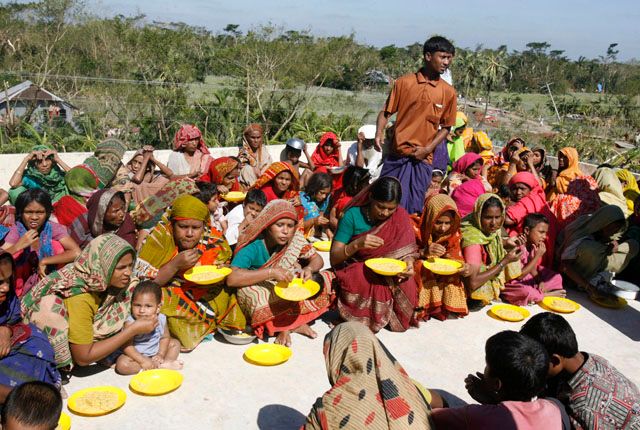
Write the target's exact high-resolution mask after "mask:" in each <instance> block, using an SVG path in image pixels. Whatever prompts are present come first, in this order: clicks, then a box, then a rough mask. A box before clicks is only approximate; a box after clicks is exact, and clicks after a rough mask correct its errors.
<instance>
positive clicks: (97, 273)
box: [22, 233, 137, 368]
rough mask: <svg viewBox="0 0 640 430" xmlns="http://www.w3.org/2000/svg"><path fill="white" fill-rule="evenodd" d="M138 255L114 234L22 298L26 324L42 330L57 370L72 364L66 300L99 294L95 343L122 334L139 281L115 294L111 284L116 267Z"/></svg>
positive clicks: (92, 244)
mask: <svg viewBox="0 0 640 430" xmlns="http://www.w3.org/2000/svg"><path fill="white" fill-rule="evenodd" d="M126 254H132V255H134V256H135V251H134V249H133V248H132V247H131V245H129V244H128V243H127V242H126V241H125V240H124V239H122V238H120V237H118V236H116V235H115V234H113V233H107V234H103V235H102V236H99V237H97V238H95V239H93V240H92V241H91V242H90V243H89V245H88V246H87V247H86V248H85V249H84V250H83V251H82V253H81V254H80V255H79V256H78V258H76V260H75V261H74V262H73V263H69V264H67V265H66V266H64V267H63V268H62V269H60V270H58V271H56V272H53V273H51V274H50V275H48V276H47V277H46V278H44V279H42V280H41V281H40V282H39V283H38V284H37V285H36V286H35V287H33V289H31V291H29V292H28V293H27V294H26V295H25V296H24V297H23V298H22V314H23V315H24V319H25V321H26V322H30V323H33V324H35V325H36V326H38V327H39V328H40V329H42V331H43V332H45V333H46V334H47V336H48V337H49V342H50V343H51V346H53V350H54V351H55V361H56V363H57V364H58V367H59V368H60V367H66V366H69V365H71V364H72V358H71V351H70V348H69V340H68V336H69V323H68V318H69V317H68V314H67V308H66V306H65V302H64V299H67V298H70V297H73V296H77V295H79V294H84V293H97V294H100V296H101V298H102V302H101V303H100V305H99V307H98V311H97V312H96V314H95V315H94V316H93V339H94V341H100V340H103V339H106V338H109V337H111V336H113V335H115V334H117V333H119V332H120V330H122V327H123V326H124V322H125V320H126V319H127V317H128V316H129V313H130V310H131V293H132V292H133V289H134V287H135V286H136V284H137V280H136V279H132V282H131V283H130V285H129V286H128V287H127V288H123V289H121V290H119V291H117V292H115V294H113V293H112V292H111V291H110V290H109V284H110V282H111V277H112V275H113V271H114V270H115V268H116V265H117V264H118V262H119V261H120V259H121V258H122V257H123V256H124V255H126Z"/></svg>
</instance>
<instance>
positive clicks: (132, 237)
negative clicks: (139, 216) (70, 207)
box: [69, 188, 136, 249]
mask: <svg viewBox="0 0 640 430" xmlns="http://www.w3.org/2000/svg"><path fill="white" fill-rule="evenodd" d="M87 209H88V212H86V213H84V214H82V215H80V216H79V217H78V218H76V220H75V221H74V222H73V223H72V224H71V227H69V232H70V235H71V238H72V239H73V240H74V242H76V243H77V244H78V246H79V247H80V248H82V249H83V248H84V247H85V246H87V245H88V244H89V242H91V241H92V240H93V239H94V238H96V237H98V236H100V235H101V234H104V233H108V232H114V233H115V234H116V235H118V236H120V237H121V238H123V239H124V240H126V241H127V242H128V243H129V245H131V246H136V226H135V225H134V223H133V219H131V216H130V215H129V214H128V213H127V208H126V207H125V198H124V194H123V193H122V192H120V191H116V190H114V189H112V188H107V189H104V190H100V191H97V192H96V193H95V194H94V195H92V196H91V198H90V199H89V201H87Z"/></svg>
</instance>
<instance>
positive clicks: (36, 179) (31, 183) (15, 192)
mask: <svg viewBox="0 0 640 430" xmlns="http://www.w3.org/2000/svg"><path fill="white" fill-rule="evenodd" d="M49 149H51V148H49V147H48V146H45V145H36V146H34V147H33V148H31V152H33V151H42V152H46V151H48V150H49ZM50 157H53V155H51V156H50ZM64 174H65V172H64V170H62V169H61V168H60V166H58V164H57V163H55V162H53V166H52V167H51V171H50V172H49V173H46V174H45V173H42V172H40V171H39V170H38V168H37V167H36V166H35V161H30V162H29V164H28V165H27V168H26V170H25V172H24V174H23V176H22V184H20V185H19V186H17V187H15V188H11V189H10V190H9V200H10V201H11V204H15V202H16V199H17V198H18V196H19V195H20V194H22V193H23V192H24V191H26V190H29V189H32V188H38V189H42V190H45V191H47V193H49V195H50V196H51V201H52V202H54V203H55V202H57V201H58V200H60V199H61V198H62V197H63V196H66V195H67V194H68V190H67V186H66V184H65V183H64Z"/></svg>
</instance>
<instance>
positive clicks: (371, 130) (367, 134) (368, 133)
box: [358, 124, 376, 139]
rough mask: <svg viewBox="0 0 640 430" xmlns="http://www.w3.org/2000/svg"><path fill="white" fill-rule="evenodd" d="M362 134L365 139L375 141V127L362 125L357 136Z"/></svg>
mask: <svg viewBox="0 0 640 430" xmlns="http://www.w3.org/2000/svg"><path fill="white" fill-rule="evenodd" d="M360 133H362V134H364V138H365V139H375V138H376V126H375V125H373V124H366V125H363V126H362V127H360V128H359V129H358V134H360Z"/></svg>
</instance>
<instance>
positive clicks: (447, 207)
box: [420, 194, 462, 254]
mask: <svg viewBox="0 0 640 430" xmlns="http://www.w3.org/2000/svg"><path fill="white" fill-rule="evenodd" d="M446 212H453V219H452V222H451V228H450V229H449V232H448V233H446V234H444V235H443V236H441V237H439V238H438V240H437V241H436V243H446V245H445V248H447V252H448V253H449V254H451V253H452V252H451V251H454V252H453V254H457V253H456V252H455V249H451V248H452V247H453V248H457V249H458V251H459V250H460V240H461V238H462V236H461V235H460V223H461V219H460V215H459V214H458V208H457V206H456V203H455V202H454V201H453V199H452V198H451V197H449V196H448V195H446V194H434V195H433V196H431V197H429V199H428V200H427V201H426V203H425V206H424V212H422V217H421V218H420V236H421V240H420V242H421V243H420V245H421V246H422V247H426V246H428V245H429V244H430V243H432V242H433V241H432V240H431V233H432V229H433V226H434V224H435V222H436V220H437V219H438V218H440V217H441V216H442V215H443V214H444V213H446Z"/></svg>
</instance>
